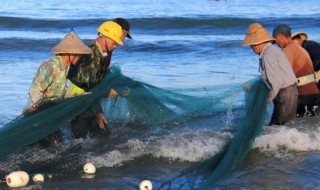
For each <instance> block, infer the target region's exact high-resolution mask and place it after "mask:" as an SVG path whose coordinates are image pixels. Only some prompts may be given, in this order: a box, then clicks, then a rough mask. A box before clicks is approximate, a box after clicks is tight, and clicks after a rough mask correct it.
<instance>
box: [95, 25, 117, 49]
mask: <svg viewBox="0 0 320 190" xmlns="http://www.w3.org/2000/svg"><path fill="white" fill-rule="evenodd" d="M98 32H100V33H101V34H102V35H104V36H107V37H109V38H111V39H112V40H114V41H115V42H116V43H117V44H119V45H123V42H122V40H121V36H122V28H121V26H120V25H119V24H117V23H116V22H113V21H106V22H104V23H102V24H101V25H100V27H99V28H98Z"/></svg>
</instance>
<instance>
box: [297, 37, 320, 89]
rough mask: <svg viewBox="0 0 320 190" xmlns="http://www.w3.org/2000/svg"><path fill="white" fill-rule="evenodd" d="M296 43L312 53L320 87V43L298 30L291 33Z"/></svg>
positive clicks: (311, 56)
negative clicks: (309, 38)
mask: <svg viewBox="0 0 320 190" xmlns="http://www.w3.org/2000/svg"><path fill="white" fill-rule="evenodd" d="M291 39H292V41H293V42H294V43H296V44H298V45H299V46H301V47H303V48H304V49H305V50H306V51H307V52H308V53H309V55H310V58H311V60H312V64H313V69H314V71H315V77H316V83H317V86H318V88H320V83H319V81H320V44H318V43H317V42H315V41H311V40H308V35H307V34H306V33H304V32H296V33H294V34H292V35H291Z"/></svg>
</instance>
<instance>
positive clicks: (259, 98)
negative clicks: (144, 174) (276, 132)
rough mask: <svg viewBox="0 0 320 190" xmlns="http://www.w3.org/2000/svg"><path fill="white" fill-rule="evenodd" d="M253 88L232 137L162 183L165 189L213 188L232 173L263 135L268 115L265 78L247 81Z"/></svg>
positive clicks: (249, 91) (267, 91)
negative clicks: (215, 151) (200, 159)
mask: <svg viewBox="0 0 320 190" xmlns="http://www.w3.org/2000/svg"><path fill="white" fill-rule="evenodd" d="M247 84H248V85H250V90H248V91H246V93H245V104H244V107H243V108H242V109H243V111H244V112H245V114H244V116H243V117H242V118H241V120H240V123H239V126H238V128H237V129H236V131H235V132H234V136H233V138H232V139H231V141H230V142H229V143H228V144H227V145H226V146H225V148H224V149H223V150H222V151H221V152H220V153H218V154H216V155H215V156H213V157H212V158H210V159H208V160H205V161H203V162H201V163H198V164H196V165H194V166H192V167H191V168H188V169H187V170H185V171H183V172H181V175H179V176H178V177H176V178H175V179H173V180H170V181H169V182H166V183H164V184H162V185H161V188H163V189H184V188H185V189H203V190H206V189H212V188H214V185H215V184H216V183H217V182H218V180H219V179H221V178H222V177H224V176H226V175H227V174H229V173H230V172H231V171H232V170H234V169H235V168H236V167H237V166H239V165H240V164H241V163H242V161H243V160H244V159H245V157H246V156H247V154H248V152H249V151H250V149H251V147H252V144H253V143H254V140H255V138H256V137H257V136H259V135H260V134H261V133H262V131H263V127H264V124H265V120H266V117H267V97H268V94H269V89H268V88H267V86H266V85H265V84H264V82H263V81H262V80H261V79H254V80H251V81H249V82H247Z"/></svg>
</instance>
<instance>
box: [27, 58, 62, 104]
mask: <svg viewBox="0 0 320 190" xmlns="http://www.w3.org/2000/svg"><path fill="white" fill-rule="evenodd" d="M66 75H67V71H66V69H65V66H64V63H63V61H62V59H61V57H60V56H55V57H53V58H51V59H49V60H46V61H45V62H43V63H42V64H41V65H40V66H39V69H38V72H37V73H36V75H35V77H34V79H33V81H32V84H31V86H30V88H29V107H30V106H31V105H33V104H36V103H37V102H39V101H40V100H42V99H50V100H51V99H60V98H62V97H63V96H64V94H65V91H66V85H67V77H66Z"/></svg>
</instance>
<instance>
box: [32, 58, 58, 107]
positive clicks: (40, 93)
mask: <svg viewBox="0 0 320 190" xmlns="http://www.w3.org/2000/svg"><path fill="white" fill-rule="evenodd" d="M52 73H53V68H52V67H51V66H50V65H49V64H48V63H44V64H41V65H40V67H39V69H38V72H37V74H36V75H35V77H34V79H33V81H32V84H31V86H30V88H29V96H30V100H31V102H30V103H31V105H33V104H35V103H37V102H38V101H39V100H41V99H43V97H44V92H45V91H46V89H47V88H48V86H49V85H50V84H51V83H52Z"/></svg>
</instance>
